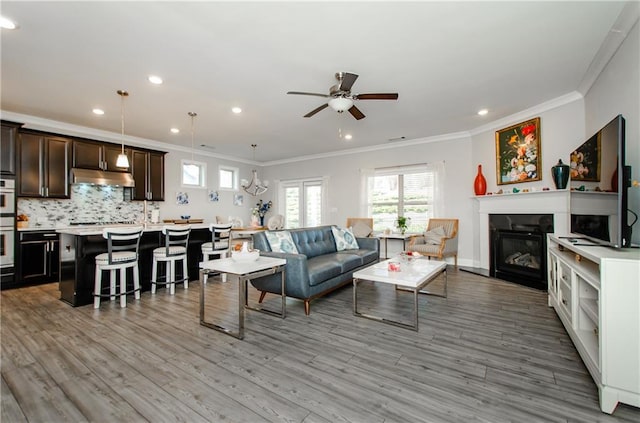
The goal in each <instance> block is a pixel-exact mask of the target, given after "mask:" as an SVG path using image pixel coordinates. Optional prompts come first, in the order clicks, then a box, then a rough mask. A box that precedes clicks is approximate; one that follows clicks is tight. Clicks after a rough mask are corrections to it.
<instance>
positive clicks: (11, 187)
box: [0, 179, 16, 288]
mask: <svg viewBox="0 0 640 423" xmlns="http://www.w3.org/2000/svg"><path fill="white" fill-rule="evenodd" d="M15 225H16V197H15V181H14V180H13V179H0V288H8V287H11V286H13V285H14V284H15V282H16V280H15V236H16V232H15Z"/></svg>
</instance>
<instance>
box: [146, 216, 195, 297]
mask: <svg viewBox="0 0 640 423" xmlns="http://www.w3.org/2000/svg"><path fill="white" fill-rule="evenodd" d="M190 232H191V226H189V225H169V226H164V227H163V228H162V233H163V235H165V244H164V247H159V248H156V249H155V250H153V270H152V272H151V293H152V294H155V293H156V286H157V285H169V293H170V294H171V295H173V294H175V292H176V283H180V282H184V288H185V289H187V288H188V287H189V274H188V271H187V247H188V246H189V233H190ZM179 260H182V279H180V280H176V262H177V261H179ZM163 262H164V263H165V276H164V277H161V279H162V280H161V281H158V267H159V266H160V263H163Z"/></svg>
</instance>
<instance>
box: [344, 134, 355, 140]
mask: <svg viewBox="0 0 640 423" xmlns="http://www.w3.org/2000/svg"><path fill="white" fill-rule="evenodd" d="M351 138H353V135H351V134H347V135H345V136H344V139H345V140H350V139H351Z"/></svg>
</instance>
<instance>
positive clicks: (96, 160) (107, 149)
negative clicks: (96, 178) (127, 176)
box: [73, 140, 131, 172]
mask: <svg viewBox="0 0 640 423" xmlns="http://www.w3.org/2000/svg"><path fill="white" fill-rule="evenodd" d="M121 151H122V147H121V146H120V145H117V144H109V143H102V142H97V141H84V140H82V141H81V140H74V141H73V167H77V168H81V169H95V170H108V171H110V172H129V171H130V168H128V167H118V166H116V161H117V160H118V155H119V154H120V153H121ZM124 152H125V154H126V155H127V156H128V157H129V163H131V149H130V148H126V147H125V149H124Z"/></svg>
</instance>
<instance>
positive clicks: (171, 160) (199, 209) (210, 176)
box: [157, 149, 266, 225]
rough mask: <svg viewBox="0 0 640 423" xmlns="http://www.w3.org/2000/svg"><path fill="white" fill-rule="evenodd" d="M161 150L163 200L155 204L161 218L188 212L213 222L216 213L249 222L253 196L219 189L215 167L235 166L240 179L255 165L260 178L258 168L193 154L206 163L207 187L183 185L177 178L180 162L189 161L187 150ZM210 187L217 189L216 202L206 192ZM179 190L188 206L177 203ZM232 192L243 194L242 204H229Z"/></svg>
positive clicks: (246, 175)
mask: <svg viewBox="0 0 640 423" xmlns="http://www.w3.org/2000/svg"><path fill="white" fill-rule="evenodd" d="M164 151H168V153H167V154H166V156H165V177H164V178H165V179H164V181H165V201H164V202H158V203H157V204H159V209H160V219H161V220H162V219H179V218H180V216H182V215H190V216H191V218H193V219H200V218H201V219H204V220H205V222H207V223H210V222H213V221H215V217H216V216H222V217H223V218H224V219H225V220H226V219H227V218H228V217H229V216H238V217H240V218H242V220H243V221H244V223H245V224H247V225H248V224H249V222H250V219H251V208H252V207H254V206H255V203H256V202H257V198H256V197H252V196H251V195H249V194H247V193H244V192H242V191H223V190H220V189H219V188H218V182H219V181H218V167H219V166H220V165H223V166H229V167H235V168H238V169H239V171H240V179H242V178H247V179H250V177H251V170H252V169H254V168H255V169H257V170H258V176H260V178H261V179H262V178H263V177H262V169H261V168H260V167H255V166H251V165H248V164H244V163H239V162H234V161H231V160H223V159H219V158H217V157H211V156H204V155H199V154H196V155H195V156H194V158H193V159H194V160H195V161H198V162H203V163H206V164H207V175H206V184H207V188H206V189H196V188H183V187H182V185H181V180H180V176H181V167H180V166H181V161H182V160H191V153H188V152H184V151H175V150H171V149H164ZM210 190H213V191H218V194H219V201H217V202H211V201H209V195H208V194H209V191H210ZM179 191H181V192H186V193H188V194H189V204H188V205H178V204H177V201H176V194H177V192H179ZM235 194H242V195H243V200H244V202H243V205H242V206H236V205H234V204H233V199H234V195H235ZM258 198H259V197H258ZM264 198H266V197H264Z"/></svg>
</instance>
